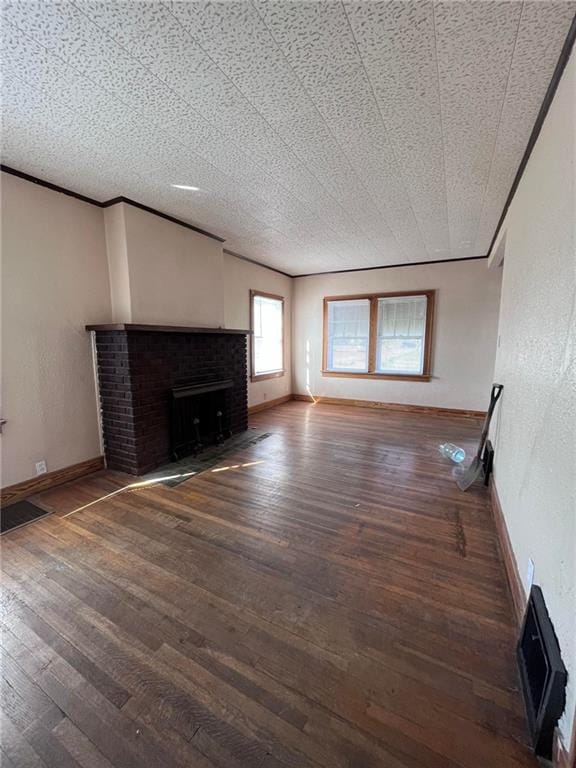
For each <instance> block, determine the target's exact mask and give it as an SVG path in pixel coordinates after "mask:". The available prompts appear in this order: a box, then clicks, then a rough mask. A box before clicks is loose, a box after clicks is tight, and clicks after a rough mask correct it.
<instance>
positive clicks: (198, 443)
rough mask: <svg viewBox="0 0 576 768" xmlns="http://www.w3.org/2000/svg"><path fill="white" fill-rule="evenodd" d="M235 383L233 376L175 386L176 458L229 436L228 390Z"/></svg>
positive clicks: (173, 431) (172, 440)
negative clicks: (204, 382) (220, 379)
mask: <svg viewBox="0 0 576 768" xmlns="http://www.w3.org/2000/svg"><path fill="white" fill-rule="evenodd" d="M233 386H234V382H233V381H232V379H225V380H224V381H213V382H209V383H207V384H191V385H186V386H182V387H173V388H172V391H171V395H172V402H171V406H170V444H171V453H172V459H173V460H174V461H177V460H178V459H181V458H183V457H184V456H189V455H190V454H191V453H198V451H200V450H202V448H204V446H206V445H213V444H214V443H221V442H222V441H223V440H225V439H226V438H227V437H230V435H231V434H232V432H231V430H230V408H229V405H228V398H227V393H228V390H229V389H231V388H232V387H233Z"/></svg>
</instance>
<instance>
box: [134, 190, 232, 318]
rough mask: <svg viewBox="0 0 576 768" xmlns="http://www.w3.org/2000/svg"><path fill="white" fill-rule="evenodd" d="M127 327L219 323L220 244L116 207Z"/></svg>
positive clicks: (136, 210)
mask: <svg viewBox="0 0 576 768" xmlns="http://www.w3.org/2000/svg"><path fill="white" fill-rule="evenodd" d="M122 207H123V208H124V221H125V227H126V251H127V258H128V272H129V285H130V307H131V319H130V322H133V323H150V324H158V325H162V324H166V325H190V326H207V327H214V328H219V327H222V326H223V325H224V271H223V270H224V264H223V255H222V243H219V242H218V241H217V240H213V239H211V238H209V237H205V236H204V235H200V234H198V233H196V232H193V231H192V230H190V229H187V228H186V227H182V226H180V225H179V224H174V223H173V222H171V221H167V220H166V219H162V218H160V217H159V216H155V215H154V214H150V213H147V212H146V211H142V210H140V209H139V208H136V207H134V206H133V205H125V204H122Z"/></svg>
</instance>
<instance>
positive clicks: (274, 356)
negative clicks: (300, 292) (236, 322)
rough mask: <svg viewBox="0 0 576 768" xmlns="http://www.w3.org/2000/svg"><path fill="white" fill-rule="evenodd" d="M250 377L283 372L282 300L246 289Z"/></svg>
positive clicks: (280, 374)
mask: <svg viewBox="0 0 576 768" xmlns="http://www.w3.org/2000/svg"><path fill="white" fill-rule="evenodd" d="M250 318H251V331H252V343H251V350H252V354H251V372H250V373H251V379H252V381H258V380H259V379H271V378H275V377H278V376H283V375H284V299H283V298H282V296H274V295H273V294H270V293H259V292H258V291H250Z"/></svg>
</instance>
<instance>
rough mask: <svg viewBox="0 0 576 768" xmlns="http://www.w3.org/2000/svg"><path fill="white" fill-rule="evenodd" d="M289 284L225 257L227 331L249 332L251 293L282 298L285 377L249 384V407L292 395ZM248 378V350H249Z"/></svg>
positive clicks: (254, 266) (289, 280) (268, 271)
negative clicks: (246, 330) (258, 292)
mask: <svg viewBox="0 0 576 768" xmlns="http://www.w3.org/2000/svg"><path fill="white" fill-rule="evenodd" d="M292 283H293V280H292V278H290V277H285V276H284V275H281V274H278V272H273V271H272V270H271V269H263V268H262V267H259V266H258V265H257V264H251V263H250V262H247V261H243V260H242V259H238V258H236V257H235V256H230V255H229V254H226V253H225V254H224V309H225V313H224V317H225V325H226V327H227V328H250V291H251V290H255V291H263V292H264V293H274V294H276V295H277V296H283V297H284V299H285V301H284V361H285V366H286V373H285V374H284V376H282V377H281V378H278V379H266V380H265V381H254V382H252V381H250V379H249V380H248V405H249V406H252V405H258V404H259V403H262V402H265V401H266V400H274V399H276V398H277V397H283V396H284V395H289V394H291V393H292V359H291V358H292V355H291V337H292V334H291V331H292V327H291V326H292ZM248 375H250V350H248Z"/></svg>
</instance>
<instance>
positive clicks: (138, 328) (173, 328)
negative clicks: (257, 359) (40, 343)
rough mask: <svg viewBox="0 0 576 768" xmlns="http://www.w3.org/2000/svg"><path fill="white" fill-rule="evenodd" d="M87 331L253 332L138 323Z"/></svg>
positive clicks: (114, 325) (111, 325)
mask: <svg viewBox="0 0 576 768" xmlns="http://www.w3.org/2000/svg"><path fill="white" fill-rule="evenodd" d="M86 330H87V331H126V332H128V333H130V332H136V331H137V332H139V333H142V332H150V333H218V334H243V335H244V336H248V335H250V334H251V333H252V331H247V330H243V329H240V328H195V327H191V326H188V325H140V324H138V323H109V324H105V325H87V326H86Z"/></svg>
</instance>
